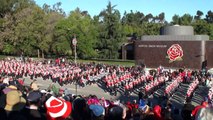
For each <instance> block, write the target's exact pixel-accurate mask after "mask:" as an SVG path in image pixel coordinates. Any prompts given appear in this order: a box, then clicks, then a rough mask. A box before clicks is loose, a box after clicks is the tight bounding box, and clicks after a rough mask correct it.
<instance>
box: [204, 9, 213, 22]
mask: <svg viewBox="0 0 213 120" xmlns="http://www.w3.org/2000/svg"><path fill="white" fill-rule="evenodd" d="M205 20H206V21H207V22H208V23H213V12H212V11H211V10H209V11H208V12H207V15H206V18H205Z"/></svg>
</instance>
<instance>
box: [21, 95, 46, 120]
mask: <svg viewBox="0 0 213 120" xmlns="http://www.w3.org/2000/svg"><path fill="white" fill-rule="evenodd" d="M41 97H42V94H41V92H40V91H31V92H30V93H29V94H28V95H27V106H26V107H25V108H24V109H23V110H22V113H23V115H25V117H26V118H27V119H28V120H46V117H45V116H44V115H43V114H42V113H41V112H40V111H39V107H40V105H41Z"/></svg>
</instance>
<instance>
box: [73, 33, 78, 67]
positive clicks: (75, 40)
mask: <svg viewBox="0 0 213 120" xmlns="http://www.w3.org/2000/svg"><path fill="white" fill-rule="evenodd" d="M72 44H73V46H74V52H75V64H76V57H77V54H76V45H77V39H76V36H74V38H73V39H72Z"/></svg>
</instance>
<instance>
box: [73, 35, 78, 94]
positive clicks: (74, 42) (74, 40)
mask: <svg viewBox="0 0 213 120" xmlns="http://www.w3.org/2000/svg"><path fill="white" fill-rule="evenodd" d="M72 45H73V46H74V53H75V61H74V62H75V65H76V57H77V54H76V45H77V39H76V36H74V38H73V39H72ZM77 79H78V78H77ZM77 79H76V80H75V94H76V95H77V89H78V86H77V85H78V80H77Z"/></svg>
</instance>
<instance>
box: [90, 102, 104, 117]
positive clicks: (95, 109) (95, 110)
mask: <svg viewBox="0 0 213 120" xmlns="http://www.w3.org/2000/svg"><path fill="white" fill-rule="evenodd" d="M89 109H90V110H91V112H92V116H91V117H92V118H93V119H100V118H101V117H104V115H105V109H104V107H102V106H101V105H94V104H92V105H89Z"/></svg>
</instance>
